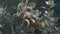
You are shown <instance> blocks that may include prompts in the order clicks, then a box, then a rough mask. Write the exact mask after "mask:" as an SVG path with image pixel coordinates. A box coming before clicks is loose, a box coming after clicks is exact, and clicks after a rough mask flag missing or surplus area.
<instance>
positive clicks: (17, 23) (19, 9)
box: [0, 0, 57, 34]
mask: <svg viewBox="0 0 60 34" xmlns="http://www.w3.org/2000/svg"><path fill="white" fill-rule="evenodd" d="M6 1H7V2H5V1H4V2H3V3H1V5H3V4H4V6H5V7H4V8H3V6H1V5H0V7H2V8H3V11H2V13H1V14H0V24H5V25H4V28H3V30H2V31H3V33H4V34H7V32H8V34H11V33H12V34H14V33H16V34H17V33H20V34H31V33H32V32H34V31H35V29H36V28H38V27H35V26H33V25H32V26H29V27H27V26H23V25H25V22H23V20H21V18H22V17H21V15H22V13H23V12H25V10H26V8H29V9H30V10H31V12H30V13H31V14H32V15H33V16H35V18H37V17H38V18H39V19H41V28H42V29H41V31H42V32H43V34H48V33H47V32H48V31H50V29H51V28H52V27H53V26H54V28H55V23H54V22H55V21H56V20H57V19H56V18H57V17H56V18H55V17H53V13H54V10H53V9H50V8H51V6H53V5H54V3H53V2H54V1H53V0H48V1H47V2H48V4H47V5H45V4H44V3H42V6H39V7H38V8H39V9H41V8H42V9H41V10H39V9H38V8H36V4H35V3H34V2H30V3H28V5H27V6H26V1H25V0H18V1H16V0H13V1H12V0H6ZM11 1H12V4H10V3H11ZM35 1H36V0H35ZM38 1H39V0H38ZM38 1H37V2H38ZM9 2H10V3H9ZM40 2H41V1H40ZM5 3H7V4H6V5H5ZM38 3H39V2H38ZM40 4H41V3H40ZM40 4H37V5H40ZM43 5H44V6H43ZM6 6H7V8H6ZM46 6H49V8H47V7H46ZM34 8H36V9H34ZM5 9H6V10H5ZM45 9H46V10H45ZM10 10H11V11H10ZM15 10H16V12H15ZM7 11H9V12H7ZM43 11H44V12H43ZM12 12H13V13H12ZM42 12H43V14H42ZM11 14H12V15H11ZM40 14H42V16H41V15H40ZM39 16H40V17H39ZM21 23H23V25H21ZM11 26H12V27H11ZM49 28H50V29H49ZM38 29H40V28H38ZM5 30H6V32H5ZM51 30H52V29H51ZM54 31H55V30H53V32H54ZM50 33H52V32H50ZM55 33H56V32H55Z"/></svg>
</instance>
